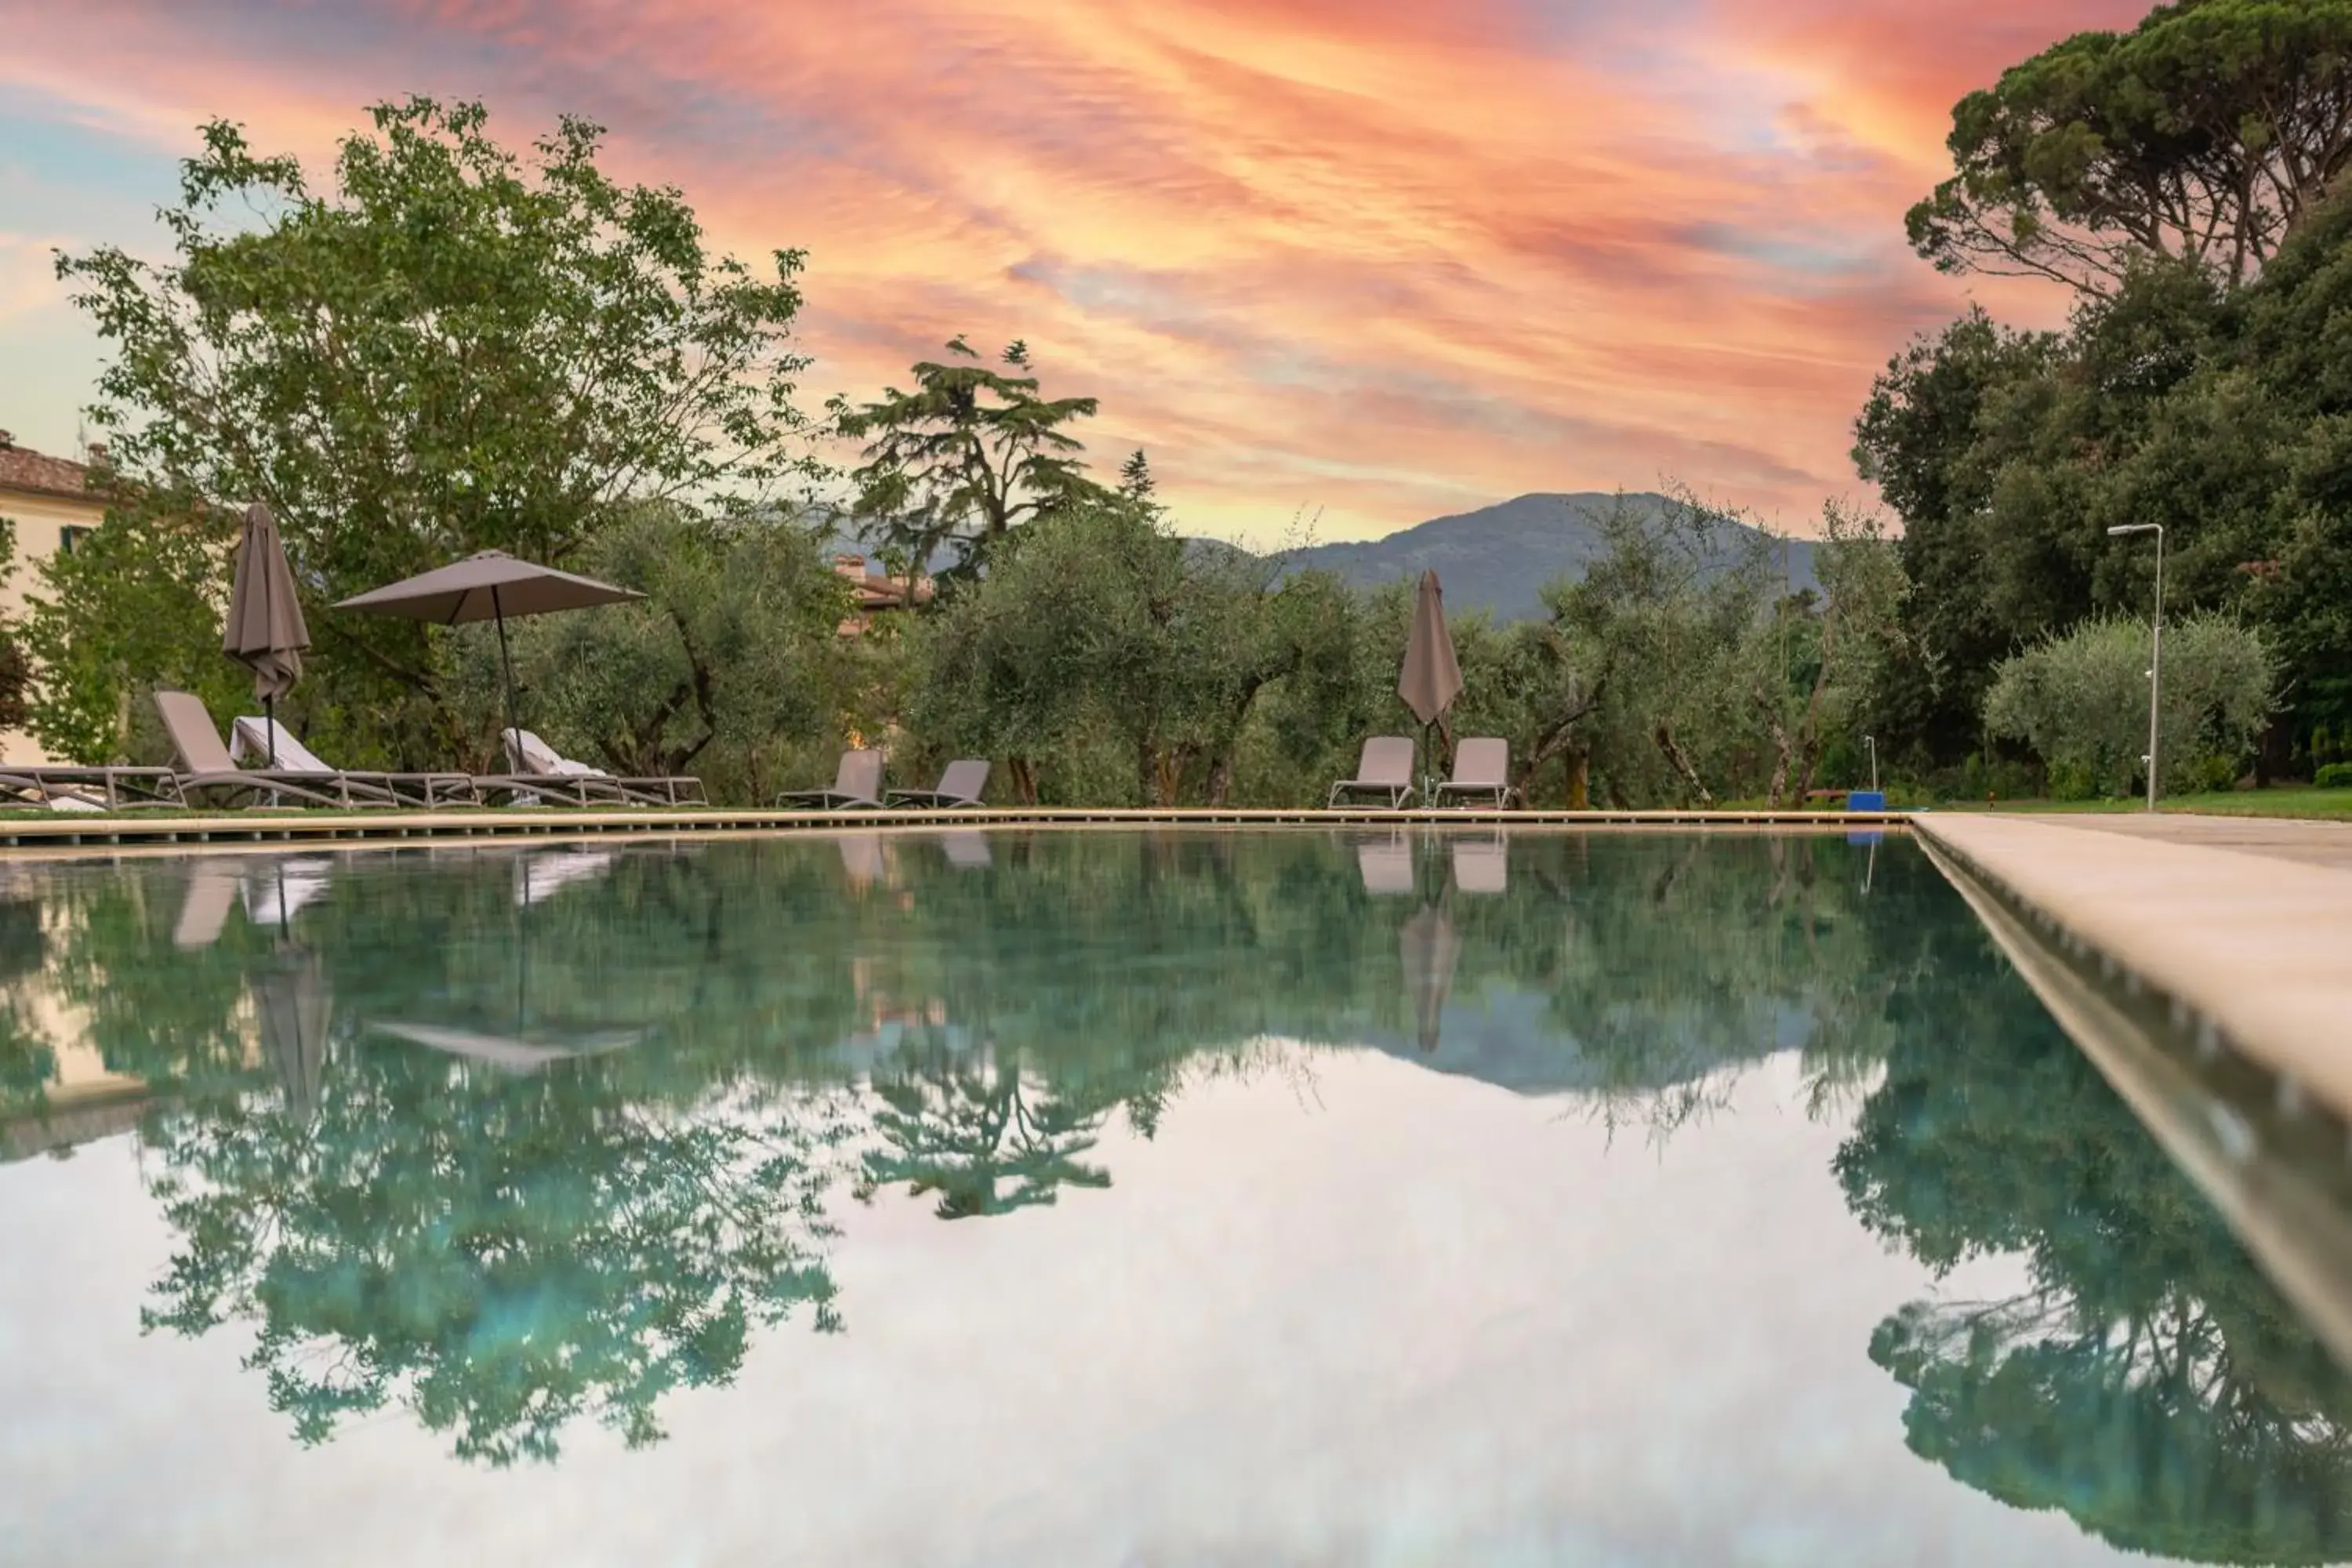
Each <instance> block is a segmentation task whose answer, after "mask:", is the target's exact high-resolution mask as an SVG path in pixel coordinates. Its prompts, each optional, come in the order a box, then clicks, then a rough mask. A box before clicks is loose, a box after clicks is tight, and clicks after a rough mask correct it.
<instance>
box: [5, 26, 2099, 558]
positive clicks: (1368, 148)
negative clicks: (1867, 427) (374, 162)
mask: <svg viewBox="0 0 2352 1568" xmlns="http://www.w3.org/2000/svg"><path fill="white" fill-rule="evenodd" d="M2135 13H2136V7H2134V6H2131V5H2123V4H2119V3H2115V0H2058V3H2054V4H2053V3H2047V0H2043V3H2034V4H2028V3H2027V0H1998V3H1994V4H1985V3H1982V0H1969V3H1963V0H1863V3H1861V4H1853V3H1850V0H1834V3H1833V0H1769V3H1768V0H1654V3H1652V4H1648V5H1635V4H1633V0H1612V3H1610V4H1603V5H1571V4H1570V0H1550V3H1549V5H1547V4H1543V3H1540V0H1460V3H1458V4H1454V5H1425V4H1422V3H1420V0H1278V3H1259V0H1250V3H1244V0H1139V3H1138V4H1136V5H1126V6H1115V7H1114V6H1103V5H1097V4H1092V3H1087V0H1045V3H1039V0H866V3H865V4H861V5H856V6H841V7H831V6H828V7H823V8H814V7H811V8H803V7H797V6H745V5H734V4H730V3H728V0H652V3H635V0H574V3H564V4H558V3H557V0H366V3H355V4H350V5H341V6H328V5H323V4H322V5H314V6H312V7H310V8H308V9H304V10H297V11H289V10H287V9H286V8H282V7H273V8H268V9H267V10H265V9H263V8H259V7H253V6H248V5H239V4H235V3H232V0H175V3H174V4H172V5H165V4H163V0H100V3H99V4H94V5H84V6H82V7H79V8H74V9H69V8H66V7H58V8H54V9H52V10H51V11H49V12H47V13H45V14H40V15H37V16H34V17H32V18H30V19H28V20H27V21H26V22H24V23H21V24H12V26H13V27H14V28H15V32H14V35H13V37H12V50H11V58H10V59H9V60H8V61H7V62H5V63H0V83H5V82H8V81H12V80H13V81H16V82H18V83H32V84H36V85H37V86H39V87H40V88H41V89H42V90H43V91H44V92H45V93H46V94H47V95H50V96H51V97H53V98H56V99H58V100H63V101H66V102H68V103H71V104H74V105H76V106H78V108H77V112H81V113H85V114H87V115H89V116H93V117H98V118H101V119H106V120H108V121H110V122H112V123H116V124H118V125H121V126H123V127H127V128H129V129H130V130H131V132H133V133H134V134H138V135H141V136H143V137H146V138H148V139H149V140H151V141H152V142H154V143H155V144H157V145H158V146H168V147H170V148H172V149H173V151H177V150H180V149H182V148H184V146H185V145H186V144H187V141H188V138H187V135H186V128H187V127H189V126H192V125H193V124H194V122H195V121H199V120H202V119H204V118H206V117H209V116H211V115H214V114H219V113H229V114H232V115H234V116H235V117H236V118H239V119H242V120H244V121H247V123H248V124H249V125H250V127H251V129H252V131H253V133H254V135H255V137H256V139H257V141H259V142H262V143H263V144H264V145H267V146H273V147H275V146H284V147H289V148H292V149H294V150H297V151H300V152H302V153H305V154H306V155H310V156H313V157H316V156H319V155H321V154H323V153H324V152H325V151H326V149H327V148H328V147H329V146H330V145H331V140H332V138H333V136H334V134H335V133H336V132H338V131H340V130H341V129H342V128H343V127H345V126H348V125H349V124H351V123H352V122H353V121H355V120H356V119H357V118H358V109H359V106H360V105H361V104H362V103H363V102H365V101H367V100H372V99H374V98H380V97H385V96H394V95H398V94H402V93H404V92H407V91H410V90H427V91H432V92H436V93H438V94H441V95H444V96H459V95H465V96H480V97H482V98H484V99H485V100H488V102H489V103H490V104H491V106H492V110H493V113H494V121H493V124H494V126H495V127H496V128H497V129H498V130H499V131H500V132H502V133H504V134H505V135H507V136H508V137H509V138H511V139H514V140H518V141H520V140H521V139H523V138H525V137H526V136H528V135H529V134H530V133H533V132H536V131H538V130H539V129H541V128H543V126H544V125H545V124H546V123H547V121H549V120H550V119H551V117H552V115H553V114H555V113H556V112H558V111H565V110H568V111H573V112H580V113H584V114H587V115H589V116H591V117H592V118H596V119H598V120H601V121H604V122H606V123H608V124H610V125H611V126H612V127H613V128H614V159H615V162H616V164H617V165H618V166H619V167H620V168H621V169H622V171H623V172H624V173H625V174H628V175H630V176H632V177H635V178H641V179H655V180H660V181H663V182H666V183H670V184H677V185H680V186H681V187H683V188H684V189H685V190H686V191H687V192H688V195H689V196H690V197H691V199H693V201H694V202H695V203H696V205H697V207H698V210H699V211H700V213H701V214H702V215H703V217H704V219H705V222H706V225H707V226H709V229H710V231H711V233H712V234H713V236H714V237H716V238H717V239H718V240H719V242H720V243H722V244H724V245H726V246H728V247H731V248H734V249H737V250H739V251H742V252H758V251H764V250H766V249H768V248H772V247H777V246H802V247H807V248H808V249H809V250H810V252H811V256H812V266H811V271H810V276H809V280H808V284H809V299H810V310H809V313H808V317H807V322H806V338H807V346H808V347H809V348H810V350H811V351H812V352H814V353H815V354H816V355H817V356H818V358H819V363H818V365H817V366H816V367H815V369H814V371H813V372H812V374H811V375H810V377H809V378H808V380H809V385H810V387H811V389H812V391H814V392H816V393H819V394H821V393H823V392H826V391H831V390H835V389H840V390H845V391H848V392H850V393H852V394H853V395H866V394H868V393H870V392H872V391H873V390H875V389H877V388H878V386H879V385H880V384H882V383H883V382H885V381H886V380H887V379H890V378H891V377H893V376H897V377H898V378H900V379H903V376H904V369H905V366H906V364H907V363H908V362H909V361H910V360H911V359H913V358H915V357H917V356H919V355H927V354H929V353H934V352H936V350H937V348H938V346H939V344H940V342H941V341H942V340H943V339H944V338H945V337H946V336H948V335H949V334H950V333H952V332H955V331H969V332H971V334H972V335H973V337H974V339H975V341H977V342H1002V341H1003V340H1004V339H1007V338H1011V337H1015V336H1018V337H1023V338H1025V339H1026V340H1028V341H1029V342H1030V343H1031V344H1032V345H1033V346H1034V348H1035V349H1036V350H1037V351H1038V353H1039V354H1040V357H1041V359H1042V360H1043V362H1044V364H1045V373H1046V374H1047V376H1048V377H1049V380H1050V384H1051V385H1052V386H1053V387H1054V388H1055V389H1056V390H1072V391H1076V390H1084V391H1088V392H1095V393H1097V394H1099V395H1101V396H1102V397H1103V399H1104V405H1105V412H1104V416H1103V417H1102V419H1101V420H1100V421H1099V425H1100V430H1099V431H1098V433H1097V441H1096V446H1097V452H1098V455H1099V456H1101V457H1102V458H1104V459H1105V461H1106V462H1108V461H1114V460H1115V454H1117V453H1118V452H1120V451H1123V450H1124V449H1126V448H1127V447H1132V446H1138V445H1140V446H1144V447H1149V448H1150V450H1151V451H1152V454H1153V458H1154V461H1155V463H1156V465H1157V466H1158V467H1159V468H1160V470H1161V472H1162V474H1163V476H1165V482H1166V486H1167V489H1168V492H1169V494H1170V496H1171V500H1173V501H1174V503H1175V504H1176V505H1177V507H1178V508H1179V510H1180V511H1181V514H1182V515H1183V517H1184V519H1185V521H1187V522H1188V524H1191V525H1192V526H1197V527H1202V528H1206V529H1213V530H1216V531H1223V532H1227V533H1239V534H1243V535H1245V536H1255V537H1258V538H1265V537H1269V536H1270V535H1271V534H1272V533H1273V532H1276V531H1279V528H1280V525H1281V524H1282V522H1283V521H1284V520H1286V518H1287V517H1288V516H1289V514H1290V512H1291V510H1293V509H1294V508H1295V507H1297V506H1298V505H1300V504H1313V503H1317V502H1320V503H1323V504H1325V505H1326V506H1327V508H1328V510H1327V513H1326V521H1325V525H1324V527H1325V532H1326V534H1327V536H1332V537H1337V536H1341V535H1345V534H1354V533H1363V532H1370V531H1381V530H1385V529H1388V528H1393V527H1397V526H1400V525H1402V524H1406V523H1410V522H1412V521H1418V520H1419V519H1420V518H1421V517H1423V516H1426V515H1428V514H1429V512H1430V510H1433V509H1434V510H1459V509H1460V508H1461V507H1463V506H1465V505H1468V504H1475V501H1476V500H1480V499H1499V498H1501V497H1503V496H1507V495H1509V494H1512V493H1516V492H1517V491H1521V490H1526V489H1582V488H1593V489H1606V488H1611V487H1613V486H1617V485H1621V484H1622V485H1626V486H1630V487H1641V486H1645V485H1648V484H1651V483H1653V482H1654V481H1655V479H1657V478H1658V476H1659V475H1660V474H1661V473H1662V472H1667V473H1673V474H1675V475H1676V476H1678V477H1680V478H1681V479H1685V480H1687V481H1689V482H1690V483H1692V484H1694V485H1696V486H1697V487H1699V488H1700V489H1704V490H1707V491H1709V492H1711V493H1717V494H1721V495H1724V496H1726V497H1727V499H1731V500H1739V501H1744V502H1748V503H1751V504H1754V505H1757V506H1759V507H1761V508H1764V509H1767V510H1771V511H1774V512H1776V513H1778V514H1780V515H1781V516H1783V517H1784V518H1786V519H1787V520H1788V521H1800V520H1801V518H1802V517H1804V516H1805V515H1807V514H1810V513H1811V512H1812V511H1813V510H1815V509H1816V508H1817V507H1818V504H1819V501H1820V500H1821V498H1822V496H1823V495H1825V494H1832V493H1845V492H1851V491H1852V490H1853V489H1856V488H1857V487H1856V485H1855V483H1854V481H1853V477H1852V473H1851V469H1850V468H1849V466H1848V464H1847V461H1846V458H1845V453H1846V448H1847V447H1848V445H1849V443H1850V435H1849V425H1850V422H1851V419H1852V416H1853V411H1854V409H1855V407H1856V406H1857V405H1859V403H1860V401H1861V399H1862V396H1863V395H1864V391H1865V389H1866V387H1867V385H1868V383H1869V380H1870V377H1871V375H1872V374H1873V373H1874V371H1875V370H1876V368H1877V367H1878V366H1879V365H1880V364H1881V363H1884V361H1885V358H1886V357H1887V356H1888V355H1889V354H1890V353H1893V352H1895V350H1896V349H1897V348H1898V347H1900V345H1901V344H1902V342H1903V341H1904V340H1905V339H1906V337H1907V336H1908V335H1909V334H1910V333H1911V332H1913V331H1918V330H1920V329H1922V328H1925V327H1927V326H1930V325H1932V324H1934V323H1935V322H1936V321H1938V320H1940V319H1941V318H1942V317H1944V316H1946V315H1948V314H1949V313H1950V312H1951V311H1952V310H1955V309H1956V308H1957V307H1958V302H1959V300H1960V299H1961V289H1959V287H1958V285H1956V284H1954V283H1952V282H1950V281H1949V280H1947V279H1939V278H1937V276H1936V275H1934V274H1933V273H1932V272H1931V271H1929V270H1928V269H1927V268H1926V267H1925V265H1924V264H1922V263H1920V262H1918V261H1916V259H1915V258H1912V257H1911V256H1910V255H1909V254H1908V252H1907V250H1906V248H1905V247H1904V245H1903V240H1902V234H1901V224H1902V213H1903V209H1904V207H1905V206H1906V205H1908V203H1909V202H1910V201H1912V200H1914V199H1916V197H1917V196H1918V195H1922V194H1924V192H1925V190H1926V189H1927V184H1930V183H1932V181H1933V179H1934V178H1935V177H1936V176H1937V173H1938V172H1939V168H1940V160H1941V157H1942V154H1941V151H1940V145H1939V143H1940V141H1941V137H1942V134H1943V131H1944V128H1945V124H1946V116H1947V112H1948V108H1949V105H1950V103H1951V102H1952V101H1953V100H1955V99H1956V98H1958V96H1959V94H1960V93H1961V92H1963V91H1965V90H1967V89H1969V87H1971V86H1974V85H1978V84H1979V83H1982V82H1985V81H1989V80H1990V79H1991V77H1992V76H1993V75H1994V74H1995V73H1997V71H1998V69H1999V68H2000V67H2001V66H2002V65H2003V64H2006V63H2008V62H2009V61H2011V60H2013V59H2015V58H2021V57H2022V56H2023V55H2025V54H2027V53H2030V52H2032V50H2033V49H2035V48H2038V47H2042V46H2043V45H2045V44H2047V43H2048V42H2050V41H2052V40H2053V38H2055V37H2059V36H2061V35H2062V34H2063V33H2064V32H2067V31H2070V30H2074V29H2075V28H2079V27H2082V26H2094V25H2108V26H2112V25H2116V24H2118V23H2123V22H2127V21H2128V20H2129V19H2130V16H2131V15H2132V14H2135ZM101 38H102V39H103V40H104V42H105V46H106V47H105V48H104V49H103V50H102V51H100V50H99V49H98V48H97V47H96V46H97V44H98V42H99V41H100V39H101ZM100 61H102V65H101V64H100ZM1990 297H1992V298H1995V299H1997V300H2000V301H2001V302H2002V304H2003V305H2004V306H2013V307H2014V308H2015V310H2018V311H2020V312H2021V313H2025V314H2029V315H2032V314H2035V313H2039V315H2040V316H2041V317H2043V318H2046V317H2047V316H2048V315H2049V314H2050V312H2052V311H2053V310H2054V309H2055V305H2056V302H2055V301H2053V300H2052V299H2051V298H2050V297H2049V296H2047V295H2043V294H2031V293H2021V292H2018V291H2016V290H2013V289H2012V290H2010V291H2008V292H2001V291H2000V290H1994V291H1992V293H1991V294H1990ZM0 342H5V328H0Z"/></svg>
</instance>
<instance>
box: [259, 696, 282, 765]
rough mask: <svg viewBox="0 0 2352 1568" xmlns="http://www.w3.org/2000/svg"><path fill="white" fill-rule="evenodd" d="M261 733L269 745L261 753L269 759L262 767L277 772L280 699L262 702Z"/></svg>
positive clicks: (268, 698) (263, 700) (269, 698)
mask: <svg viewBox="0 0 2352 1568" xmlns="http://www.w3.org/2000/svg"><path fill="white" fill-rule="evenodd" d="M261 733H262V735H263V737H264V738H265V739H266V740H267V742H268V750H267V751H265V752H262V753H261V754H262V756H263V757H265V758H266V759H268V760H267V761H265V762H264V763H262V766H264V767H266V768H268V769H270V770H271V771H272V772H275V771H276V770H277V767H278V699H276V698H275V697H265V698H263V699H262V700H261Z"/></svg>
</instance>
